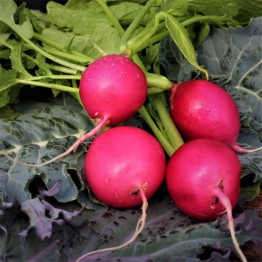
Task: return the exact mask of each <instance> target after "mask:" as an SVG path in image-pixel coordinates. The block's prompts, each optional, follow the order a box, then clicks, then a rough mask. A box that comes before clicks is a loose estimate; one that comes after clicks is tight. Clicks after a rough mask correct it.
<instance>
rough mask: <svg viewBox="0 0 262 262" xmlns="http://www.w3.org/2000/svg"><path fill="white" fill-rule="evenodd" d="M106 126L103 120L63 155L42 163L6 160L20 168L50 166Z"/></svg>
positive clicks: (105, 119)
mask: <svg viewBox="0 0 262 262" xmlns="http://www.w3.org/2000/svg"><path fill="white" fill-rule="evenodd" d="M107 124H108V119H107V118H104V119H102V120H101V121H100V122H99V123H98V124H97V125H96V126H95V127H94V128H93V129H92V130H91V131H90V132H88V133H86V134H84V135H83V136H82V137H80V138H79V139H78V140H77V141H75V142H74V144H73V145H71V146H70V147H69V148H68V149H67V150H66V151H65V152H64V153H62V154H60V155H57V156H55V157H53V158H52V159H50V160H47V161H45V162H42V163H32V164H31V163H24V162H20V161H16V160H15V159H13V158H12V157H10V156H7V158H8V159H10V160H11V161H13V162H15V163H16V164H19V165H22V166H29V167H41V166H45V165H48V164H51V163H53V162H55V161H56V160H58V159H60V158H63V157H65V156H67V155H69V154H70V153H71V152H72V151H74V150H76V149H77V147H78V146H79V145H80V144H82V143H83V142H84V141H85V140H87V139H88V138H90V137H92V136H94V135H95V134H97V133H98V132H99V131H100V130H101V129H102V128H104V127H105V126H106V125H107Z"/></svg>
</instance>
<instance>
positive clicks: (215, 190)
mask: <svg viewBox="0 0 262 262" xmlns="http://www.w3.org/2000/svg"><path fill="white" fill-rule="evenodd" d="M212 192H213V194H214V195H215V196H216V197H217V198H218V199H219V201H220V202H221V204H222V205H223V206H224V207H225V209H226V214H227V219H228V228H229V231H230V235H231V238H232V241H233V244H234V247H235V249H236V251H237V253H238V255H239V257H240V259H241V261H242V262H247V259H246V257H245V255H244V253H243V252H242V250H241V249H240V246H239V243H238V241H237V238H236V232H235V227H234V219H233V215H232V206H231V202H230V200H229V198H228V197H227V196H226V194H225V193H224V192H223V191H222V190H221V189H220V188H219V187H214V188H213V189H212Z"/></svg>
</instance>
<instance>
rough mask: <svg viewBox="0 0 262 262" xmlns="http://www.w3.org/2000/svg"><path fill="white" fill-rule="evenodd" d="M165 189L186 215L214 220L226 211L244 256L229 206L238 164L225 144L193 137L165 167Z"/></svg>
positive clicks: (237, 190) (237, 187) (235, 197)
mask: <svg viewBox="0 0 262 262" xmlns="http://www.w3.org/2000/svg"><path fill="white" fill-rule="evenodd" d="M166 170H167V171H166V184H167V189H168V192H169V194H170V196H171V198H172V200H173V201H174V203H175V204H176V205H177V207H178V208H180V209H181V210H182V211H183V212H184V213H185V214H187V215H188V216H190V217H193V218H195V219H198V220H201V221H213V220H215V219H216V218H218V217H219V216H221V215H223V214H225V213H226V214H227V218H228V225H229V229H230V233H231V237H232V240H233V243H234V246H235V248H236V250H237V252H238V254H239V256H240V258H241V259H242V261H246V260H245V256H244V255H243V252H242V251H241V249H240V247H239V244H238V242H237V240H236V236H235V230H234V223H233V217H232V209H233V208H234V207H235V206H236V205H237V202H238V199H239V195H240V173H241V164H240V160H239V158H238V156H237V154H236V153H235V152H234V150H233V149H232V148H230V147H229V146H228V145H226V144H224V143H222V142H220V141H217V140H213V139H195V140H191V141H189V142H186V143H185V144H184V145H182V146H181V147H180V148H178V149H177V150H176V151H175V152H174V154H173V155H172V156H171V158H170V159H169V161H168V164H167V169H166Z"/></svg>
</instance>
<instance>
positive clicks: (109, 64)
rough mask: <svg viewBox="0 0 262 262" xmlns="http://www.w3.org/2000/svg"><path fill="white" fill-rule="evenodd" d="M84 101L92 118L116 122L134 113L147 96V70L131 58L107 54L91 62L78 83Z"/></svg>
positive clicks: (114, 123)
mask: <svg viewBox="0 0 262 262" xmlns="http://www.w3.org/2000/svg"><path fill="white" fill-rule="evenodd" d="M79 93H80V98H81V101H82V104H83V106H84V108H85V109H86V111H87V113H88V114H89V116H90V117H91V118H92V119H96V120H99V119H104V118H107V119H108V120H109V121H108V122H109V125H116V124H119V123H121V122H122V121H125V120H127V119H128V118H130V117H131V116H132V115H134V114H135V113H136V112H137V110H138V109H139V108H140V107H141V106H142V105H143V103H144V102H145V99H146V96H147V80H146V76H145V74H144V72H143V71H142V70H141V69H140V67H139V66H137V65H136V64H135V63H134V62H132V61H131V60H130V59H129V58H127V57H125V56H122V55H114V54H112V55H107V56H104V57H101V58H99V59H97V60H96V61H94V62H93V63H91V64H90V65H89V66H88V67H87V68H86V70H85V71H84V73H83V74H82V77H81V80H80V86H79Z"/></svg>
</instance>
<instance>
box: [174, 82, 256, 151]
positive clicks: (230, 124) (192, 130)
mask: <svg viewBox="0 0 262 262" xmlns="http://www.w3.org/2000/svg"><path fill="white" fill-rule="evenodd" d="M170 109H171V116H172V118H173V121H174V123H175V124H176V125H177V127H178V128H179V129H180V131H181V133H182V135H183V136H184V137H185V139H188V140H191V139H196V138H211V139H215V140H219V141H221V142H223V143H226V144H228V145H229V146H231V147H232V148H233V149H234V150H235V151H236V152H239V153H249V152H254V151H258V150H260V149H261V148H257V149H254V150H248V149H245V148H242V147H240V146H239V145H237V143H236V140H237V138H238V136H239V131H240V117H239V112H238V108H237V106H236V104H235V102H234V100H233V98H232V97H231V96H230V95H229V94H228V93H227V92H226V91H225V90H224V89H223V88H222V87H220V86H218V85H216V84H214V83H212V82H210V81H207V80H191V81H186V82H182V83H179V84H176V85H174V86H173V87H172V89H171V96H170Z"/></svg>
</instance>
